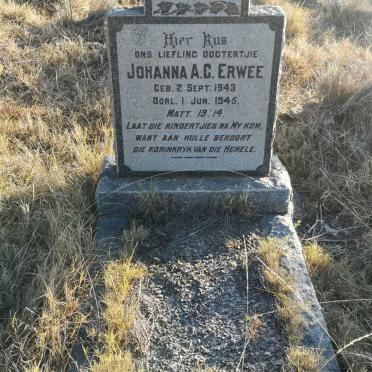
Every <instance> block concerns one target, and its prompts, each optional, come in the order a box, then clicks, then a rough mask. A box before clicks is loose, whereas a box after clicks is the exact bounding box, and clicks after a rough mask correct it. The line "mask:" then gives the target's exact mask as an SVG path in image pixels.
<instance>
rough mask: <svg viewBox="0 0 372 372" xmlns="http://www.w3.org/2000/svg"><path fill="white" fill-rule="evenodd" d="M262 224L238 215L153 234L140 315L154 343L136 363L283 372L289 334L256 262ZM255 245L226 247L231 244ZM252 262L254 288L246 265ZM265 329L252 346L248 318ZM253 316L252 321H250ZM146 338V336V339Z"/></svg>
mask: <svg viewBox="0 0 372 372" xmlns="http://www.w3.org/2000/svg"><path fill="white" fill-rule="evenodd" d="M257 226H258V225H257V222H256V221H254V220H247V219H239V218H218V217H213V218H211V217H209V218H208V219H203V218H201V217H194V219H189V218H184V219H180V218H178V219H173V220H170V221H167V222H166V223H163V224H158V225H157V226H156V227H155V228H153V229H152V231H153V233H152V235H151V242H150V244H146V245H145V247H143V248H141V249H139V250H138V251H137V252H136V256H135V260H137V261H141V262H143V263H144V264H145V265H146V266H147V267H148V270H149V274H150V275H149V277H148V279H147V280H146V282H145V283H144V285H143V288H142V289H141V296H140V312H141V317H142V318H143V320H144V321H143V324H146V325H147V326H146V328H147V329H146V333H147V335H146V337H148V340H147V341H146V342H145V341H144V340H142V341H143V342H142V343H143V344H146V350H145V353H144V355H141V354H138V356H137V365H138V367H139V368H143V369H145V370H149V371H195V370H206V369H212V370H213V371H216V370H217V371H232V370H244V371H266V370H270V371H280V370H283V366H284V362H285V351H286V347H287V341H286V337H285V330H284V329H283V325H282V322H281V321H280V319H279V317H278V315H277V313H276V312H275V303H274V301H273V298H272V296H271V295H270V294H269V293H268V291H267V290H265V287H264V285H263V283H262V280H261V274H260V268H259V265H258V263H257V261H255V260H254V253H253V251H254V245H255V244H254V238H253V237H254V232H255V233H257V234H259V231H257ZM243 236H245V237H246V238H247V239H248V240H249V238H251V242H252V243H251V244H249V245H248V247H247V249H245V247H244V244H236V247H233V248H231V247H230V248H227V247H226V242H227V241H235V240H237V241H239V240H240V242H241V241H242V237H243ZM247 261H248V283H249V285H248V289H247V280H246V276H247V275H246V262H247ZM255 314H259V315H260V320H261V321H262V325H261V326H259V327H258V330H257V334H256V335H255V337H253V338H252V339H250V340H249V342H247V344H246V348H245V353H244V358H243V356H242V355H243V350H244V346H245V343H246V341H247V340H246V338H245V333H246V324H247V321H246V319H247V316H248V317H252V316H253V315H255ZM249 319H251V318H249ZM141 337H143V338H146V337H145V336H143V335H142V336H141Z"/></svg>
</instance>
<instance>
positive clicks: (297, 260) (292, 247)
mask: <svg viewBox="0 0 372 372" xmlns="http://www.w3.org/2000/svg"><path fill="white" fill-rule="evenodd" d="M261 228H262V231H263V233H264V234H266V235H267V236H271V237H274V238H278V239H283V243H284V244H285V250H286V257H285V259H284V260H283V262H282V264H283V265H284V266H285V267H286V269H287V270H288V272H289V274H290V276H291V278H292V280H293V289H294V291H295V298H296V300H298V301H299V304H301V315H302V318H303V320H304V332H303V334H304V337H303V340H302V346H304V347H308V348H313V349H315V350H318V351H319V352H320V353H321V355H322V358H323V367H322V368H321V370H322V371H329V372H339V371H340V368H339V366H338V363H337V359H336V355H335V353H334V350H333V348H332V342H331V337H330V335H329V333H328V331H327V326H326V323H325V320H324V316H323V313H322V308H321V306H320V304H319V302H318V299H317V297H316V293H315V289H314V286H313V284H312V282H311V279H310V276H309V274H308V271H307V268H306V263H305V260H304V257H303V254H302V245H301V242H300V240H299V238H298V236H297V233H296V229H295V228H294V226H293V223H292V216H291V215H290V214H287V215H284V216H279V215H267V216H264V217H263V218H262V223H261Z"/></svg>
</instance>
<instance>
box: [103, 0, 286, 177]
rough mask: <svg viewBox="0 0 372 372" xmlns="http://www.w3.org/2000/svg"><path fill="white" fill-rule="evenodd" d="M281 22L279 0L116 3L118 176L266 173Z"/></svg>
mask: <svg viewBox="0 0 372 372" xmlns="http://www.w3.org/2000/svg"><path fill="white" fill-rule="evenodd" d="M248 11H249V13H248ZM128 14H129V15H128ZM284 25H285V17H284V14H283V13H282V11H281V10H280V8H276V7H269V6H266V7H254V8H252V9H250V10H248V2H247V1H242V2H240V1H239V0H232V1H205V0H203V1H182V2H181V1H178V2H177V0H175V1H174V2H172V1H164V0H148V1H147V3H146V6H145V15H139V12H138V11H136V10H135V9H134V10H131V11H129V12H128V11H127V10H118V9H113V10H111V11H110V12H109V14H108V16H107V29H108V47H109V52H110V65H111V84H112V96H113V119H114V127H115V148H116V161H117V168H118V172H119V175H121V176H122V175H126V174H136V173H137V174H139V173H144V172H148V173H159V172H169V171H174V172H177V171H182V172H185V171H189V172H226V171H228V172H234V171H235V172H242V173H245V174H252V175H259V176H267V175H268V174H269V171H270V163H271V154H272V142H273V132H274V127H275V118H276V98H277V87H278V77H279V71H280V62H281V52H282V46H283V40H284V36H283V35H284Z"/></svg>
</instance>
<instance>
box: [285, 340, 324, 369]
mask: <svg viewBox="0 0 372 372" xmlns="http://www.w3.org/2000/svg"><path fill="white" fill-rule="evenodd" d="M288 360H289V362H290V365H291V366H292V367H293V368H294V369H295V370H296V371H298V372H302V371H304V372H305V371H306V372H318V371H319V364H320V358H319V355H318V354H317V352H316V351H315V350H311V349H304V348H301V347H299V346H295V347H291V348H290V349H289V352H288Z"/></svg>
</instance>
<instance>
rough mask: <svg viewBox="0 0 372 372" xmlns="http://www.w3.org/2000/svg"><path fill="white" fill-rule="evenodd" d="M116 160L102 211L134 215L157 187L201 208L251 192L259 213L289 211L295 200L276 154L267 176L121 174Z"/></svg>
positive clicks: (178, 203)
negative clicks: (143, 195) (144, 196)
mask: <svg viewBox="0 0 372 372" xmlns="http://www.w3.org/2000/svg"><path fill="white" fill-rule="evenodd" d="M115 167H116V165H115V161H114V159H113V158H106V160H105V164H104V169H103V172H102V175H101V178H100V180H99V183H98V186H97V189H96V203H97V208H98V211H99V213H100V214H101V215H106V216H110V217H113V216H121V215H125V216H132V215H134V214H136V213H137V212H138V211H139V209H140V205H139V198H140V195H141V193H142V192H149V191H156V192H158V193H160V194H161V195H162V196H165V197H167V198H168V199H167V200H168V201H169V203H171V204H172V208H174V209H177V210H181V209H182V210H185V209H191V210H192V209H198V208H199V207H200V206H201V205H203V203H205V204H207V205H208V203H209V202H210V201H213V200H222V199H223V198H225V197H231V196H247V197H248V199H249V202H250V204H251V207H252V208H254V210H255V212H256V213H258V214H264V213H276V214H285V213H287V212H288V207H289V204H290V202H291V200H292V187H291V182H290V178H289V175H288V173H287V171H286V169H285V168H284V167H283V165H282V164H281V162H280V160H279V159H278V158H277V157H276V156H273V158H272V164H271V172H270V175H269V176H267V177H261V178H257V177H256V178H254V177H250V176H246V175H241V174H236V173H232V174H230V175H227V176H222V175H209V176H206V175H186V176H185V175H174V174H173V173H168V174H164V175H162V176H149V177H142V178H141V177H136V176H127V177H117V176H116V173H115Z"/></svg>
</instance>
